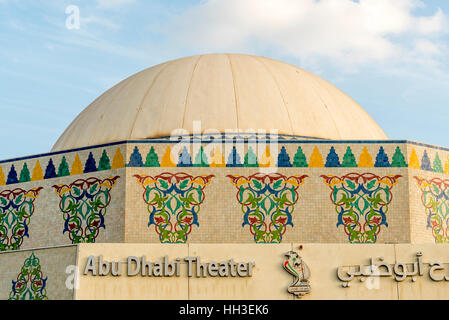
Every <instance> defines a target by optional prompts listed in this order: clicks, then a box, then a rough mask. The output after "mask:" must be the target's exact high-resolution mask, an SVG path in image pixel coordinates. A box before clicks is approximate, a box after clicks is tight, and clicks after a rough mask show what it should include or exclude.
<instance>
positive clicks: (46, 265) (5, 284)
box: [0, 246, 77, 300]
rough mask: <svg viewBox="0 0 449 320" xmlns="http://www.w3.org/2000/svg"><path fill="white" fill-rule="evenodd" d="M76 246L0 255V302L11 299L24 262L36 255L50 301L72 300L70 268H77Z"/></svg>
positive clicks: (2, 253)
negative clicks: (69, 279)
mask: <svg viewBox="0 0 449 320" xmlns="http://www.w3.org/2000/svg"><path fill="white" fill-rule="evenodd" d="M76 251H77V247H76V246H66V247H59V248H47V249H35V250H21V251H14V252H1V253H0V272H1V275H2V276H1V277H0V300H6V299H9V297H10V293H11V289H12V281H13V280H14V281H16V280H17V276H18V275H19V274H20V272H21V269H22V266H23V264H24V261H25V260H26V259H27V258H29V257H30V256H31V254H33V253H34V255H35V256H36V257H37V258H38V259H39V260H40V266H41V271H42V273H43V277H44V278H47V282H46V287H45V289H46V295H47V297H48V299H49V300H70V299H73V297H74V290H73V288H71V289H70V288H67V286H66V284H65V283H66V280H67V277H68V276H69V274H66V268H67V267H68V266H76V257H77V253H76Z"/></svg>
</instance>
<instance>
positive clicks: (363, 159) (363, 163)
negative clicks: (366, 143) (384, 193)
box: [359, 147, 374, 168]
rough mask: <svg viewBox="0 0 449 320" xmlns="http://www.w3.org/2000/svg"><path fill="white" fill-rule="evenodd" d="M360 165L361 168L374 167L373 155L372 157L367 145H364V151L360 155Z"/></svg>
mask: <svg viewBox="0 0 449 320" xmlns="http://www.w3.org/2000/svg"><path fill="white" fill-rule="evenodd" d="M359 167H360V168H373V167H374V163H373V157H371V155H370V154H369V152H368V148H367V147H363V151H362V154H361V155H360V159H359Z"/></svg>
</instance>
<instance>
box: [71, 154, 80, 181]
mask: <svg viewBox="0 0 449 320" xmlns="http://www.w3.org/2000/svg"><path fill="white" fill-rule="evenodd" d="M76 174H83V164H82V163H81V160H80V157H79V155H78V153H77V154H76V156H75V160H73V163H72V170H71V171H70V175H72V176H74V175H76Z"/></svg>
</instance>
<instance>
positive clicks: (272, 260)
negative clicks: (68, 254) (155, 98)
mask: <svg viewBox="0 0 449 320" xmlns="http://www.w3.org/2000/svg"><path fill="white" fill-rule="evenodd" d="M302 245H303V250H301V251H299V254H300V256H301V257H302V259H303V260H304V261H305V262H306V264H307V265H308V267H309V269H310V271H311V277H310V285H311V287H312V291H311V293H310V294H308V295H306V296H304V297H303V298H302V299H305V300H309V299H310V300H313V299H318V300H319V299H337V300H346V299H354V300H358V299H387V300H389V299H391V300H397V299H429V300H432V299H449V294H448V292H449V291H448V290H447V286H448V284H447V282H445V281H443V282H434V281H432V280H431V279H430V278H429V262H431V261H435V260H438V261H440V262H441V263H443V264H444V266H445V268H448V267H449V254H448V252H449V250H448V249H449V247H448V245H434V244H421V245H417V244H416V245H412V244H398V245H385V244H378V245H349V244H304V243H303V244H302ZM298 247H299V244H298V243H293V244H292V243H284V244H278V245H256V244H188V245H174V246H170V245H161V244H159V245H156V244H94V245H92V244H86V245H80V247H79V258H78V261H79V266H80V268H81V270H82V269H83V268H84V266H85V263H86V261H87V258H88V256H90V255H94V256H98V255H103V258H104V259H105V260H108V261H123V262H125V261H126V258H127V257H128V256H138V257H140V256H142V255H146V257H147V260H150V261H156V260H160V259H161V258H163V257H164V256H165V255H168V257H169V259H176V258H177V257H179V258H181V259H183V258H184V257H186V256H200V257H201V261H202V262H210V261H216V262H221V261H227V260H229V259H231V258H232V259H234V261H239V262H249V261H254V262H255V263H256V267H255V269H254V274H253V276H252V277H244V278H231V277H230V278H213V277H207V278H196V277H191V278H189V277H187V275H186V265H183V268H182V270H183V271H182V273H181V276H180V277H173V278H157V277H141V276H140V275H139V276H135V277H127V276H126V275H122V276H119V277H112V276H111V275H109V276H104V277H98V276H97V277H94V276H92V275H90V274H89V275H85V276H84V275H83V276H81V277H80V287H79V290H77V292H76V299H235V300H245V299H275V300H286V299H293V298H294V297H293V296H292V295H290V294H289V293H288V292H287V287H288V286H289V285H290V284H291V281H292V277H291V276H290V275H289V274H288V273H287V272H285V270H284V269H283V267H282V263H283V261H284V254H285V253H286V252H287V251H290V250H291V249H294V250H297V249H298ZM417 252H422V253H423V266H424V274H423V275H422V276H417V278H416V281H415V282H412V281H411V277H409V278H408V279H406V280H404V281H403V282H397V281H395V280H394V279H393V277H381V278H380V279H379V282H378V283H376V282H372V281H374V280H370V279H367V280H366V281H364V282H361V281H360V279H359V278H357V279H354V280H353V281H352V282H351V285H350V287H349V288H343V287H342V282H341V281H340V280H338V278H337V268H338V267H339V266H347V267H352V268H355V267H356V266H359V265H365V266H368V265H369V264H370V259H371V258H374V259H377V258H379V257H383V259H384V262H386V263H388V264H389V265H390V266H392V265H394V264H395V263H397V262H403V263H407V264H408V267H410V264H412V263H413V262H415V261H416V254H417ZM125 265H126V263H124V265H123V266H122V272H124V273H126V270H125V269H126V266H125ZM439 273H440V274H441V271H440V272H439ZM376 279H377V278H376ZM295 299H296V298H295Z"/></svg>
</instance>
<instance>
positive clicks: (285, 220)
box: [227, 173, 307, 243]
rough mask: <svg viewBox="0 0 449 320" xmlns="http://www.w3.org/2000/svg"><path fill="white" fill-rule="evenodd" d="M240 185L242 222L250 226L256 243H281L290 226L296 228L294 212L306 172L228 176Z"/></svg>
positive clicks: (236, 184)
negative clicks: (287, 174)
mask: <svg viewBox="0 0 449 320" xmlns="http://www.w3.org/2000/svg"><path fill="white" fill-rule="evenodd" d="M227 177H228V178H230V180H231V183H232V184H233V185H234V186H235V187H236V188H237V195H236V197H237V201H238V202H239V203H240V204H241V205H242V212H243V224H242V227H244V226H245V225H249V226H250V232H251V234H252V235H253V237H254V241H255V242H256V243H281V242H282V236H283V235H284V234H285V232H286V231H287V225H290V226H292V227H293V223H292V213H293V211H294V209H295V205H296V203H297V202H298V199H299V193H298V189H299V187H300V186H301V185H302V184H303V183H304V181H305V179H306V178H307V176H306V175H302V176H299V175H296V176H291V177H286V176H284V175H282V174H279V173H275V174H269V175H265V174H262V173H256V174H254V175H251V176H249V177H244V176H239V175H228V176H227Z"/></svg>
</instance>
